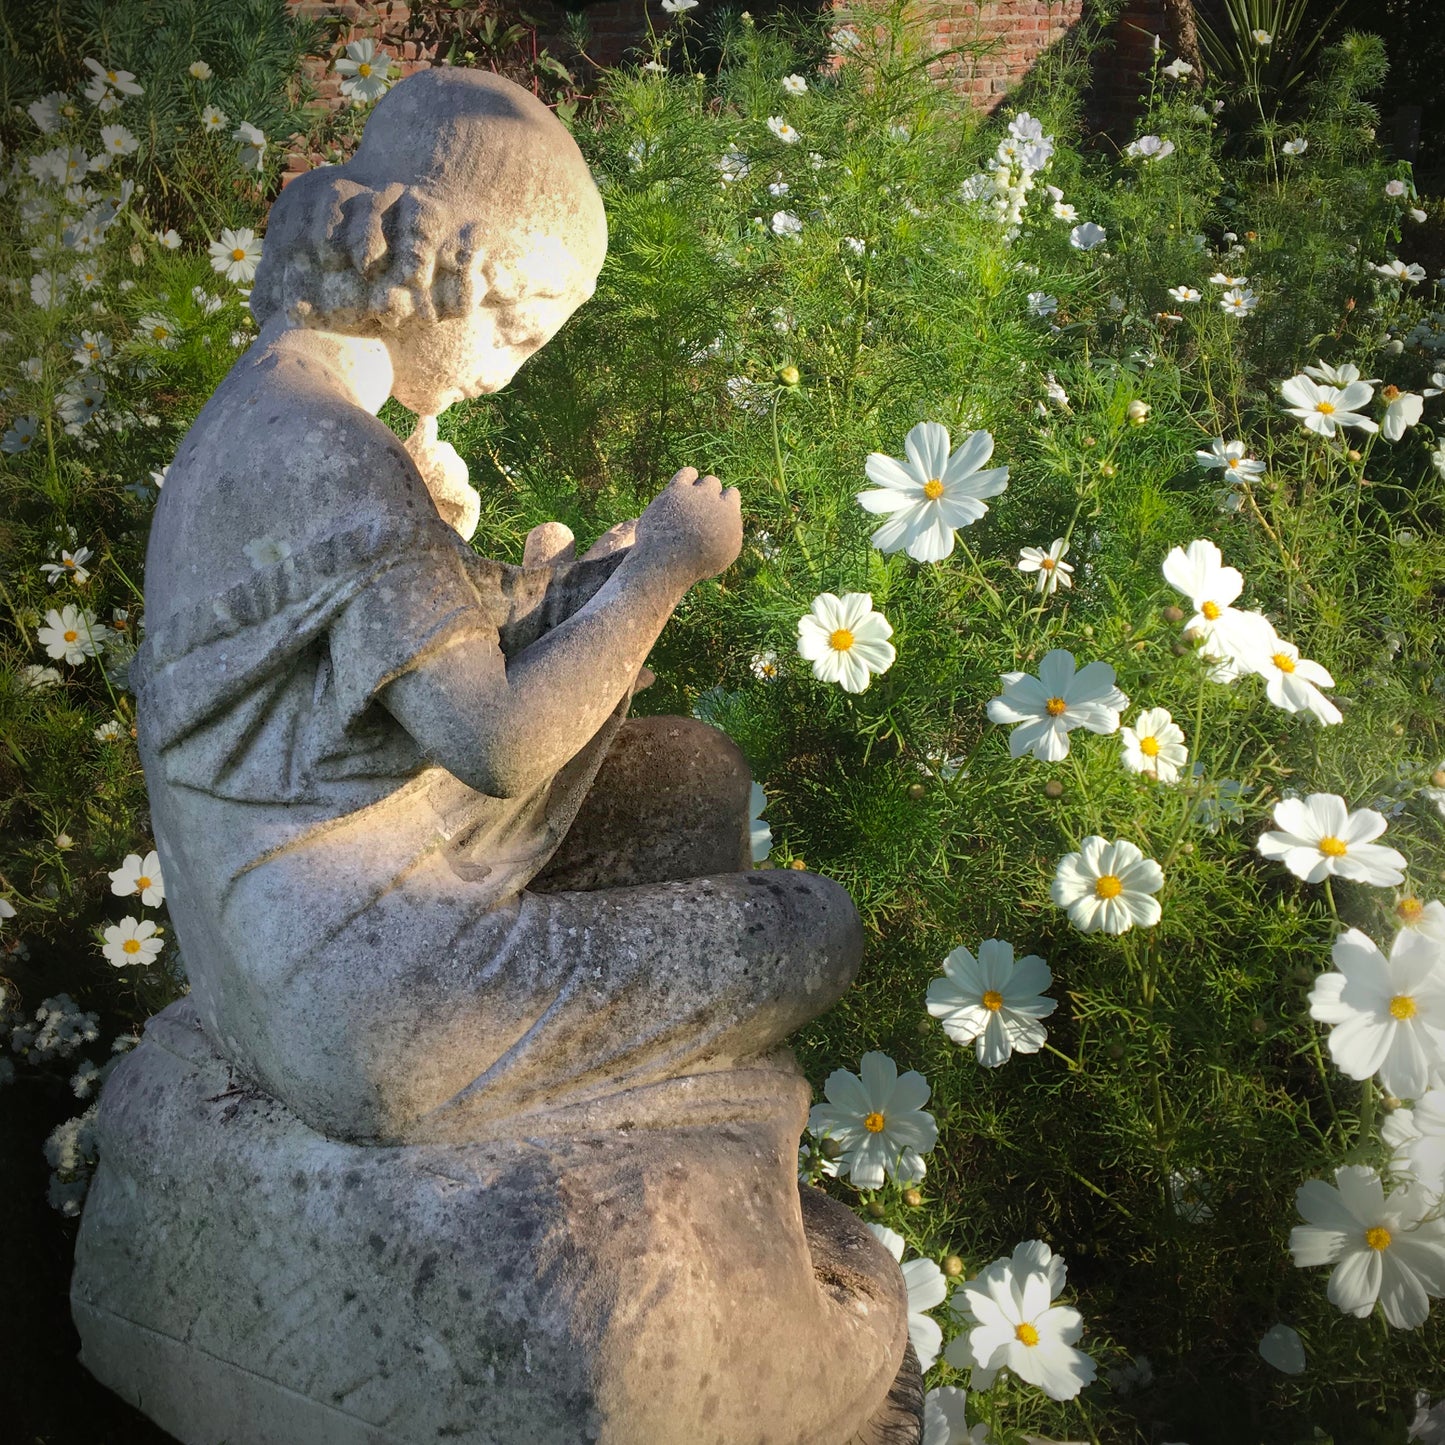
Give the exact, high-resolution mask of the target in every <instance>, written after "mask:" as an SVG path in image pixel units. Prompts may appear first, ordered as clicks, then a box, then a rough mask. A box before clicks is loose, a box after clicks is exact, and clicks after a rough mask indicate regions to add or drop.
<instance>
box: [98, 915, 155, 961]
mask: <svg viewBox="0 0 1445 1445" xmlns="http://www.w3.org/2000/svg"><path fill="white" fill-rule="evenodd" d="M159 932H160V930H159V929H158V928H157V927H156V925H155V924H154V923H152V922H151V920H150V919H149V918H147V919H144V920H142V919H139V918H130V917H126V918H122V919H121V921H120V922H119V923H114V924H112V925H111V926H110V927H109V928H107V929H106V930H105V934H104V937H105V945H104V947H103V948H102V949H101V952H102V953H103V954H104V955H105V957H106V961H107V962H108V963H111V964H114V965H115V967H116V968H126V967H129V966H130V965H131V964H141V965H145V964H151V963H154V962H155V961H156V959H157V958H159V957H160V952H161V948H162V946H163V944H164V940H163V939H161V938H159V937H158V936H157V935H158V934H159Z"/></svg>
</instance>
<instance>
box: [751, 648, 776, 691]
mask: <svg viewBox="0 0 1445 1445" xmlns="http://www.w3.org/2000/svg"><path fill="white" fill-rule="evenodd" d="M748 666H749V667H750V668H751V669H752V674H753V676H754V677H755V678H757V680H758V681H759V682H776V681H777V680H778V677H779V675H780V671H779V668H778V653H777V649H776V648H772V647H765V648H763V650H762V651H761V652H755V653H753V655H752V659H751V661H750V662H749V663H748Z"/></svg>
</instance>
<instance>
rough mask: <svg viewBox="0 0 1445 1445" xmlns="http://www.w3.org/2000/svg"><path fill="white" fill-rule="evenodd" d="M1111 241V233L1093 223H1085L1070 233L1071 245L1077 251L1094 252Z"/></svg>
mask: <svg viewBox="0 0 1445 1445" xmlns="http://www.w3.org/2000/svg"><path fill="white" fill-rule="evenodd" d="M1108 239H1109V233H1108V232H1107V231H1106V230H1105V229H1104V228H1103V227H1102V226H1100V225H1097V224H1096V223H1095V222H1093V221H1083V222H1081V223H1080V224H1079V225H1077V226H1075V227H1074V229H1073V230H1072V231H1070V232H1069V245H1071V246H1072V247H1073V248H1074V249H1075V250H1076V251H1092V250H1093V249H1094V248H1095V247H1096V246H1102V245H1103V244H1104V242H1105V241H1107V240H1108Z"/></svg>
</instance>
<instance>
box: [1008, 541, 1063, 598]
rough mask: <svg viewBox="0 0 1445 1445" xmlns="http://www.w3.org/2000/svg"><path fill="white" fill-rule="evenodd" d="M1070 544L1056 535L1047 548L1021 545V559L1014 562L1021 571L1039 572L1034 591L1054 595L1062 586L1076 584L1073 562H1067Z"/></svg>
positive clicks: (1042, 594) (1041, 594) (1045, 595)
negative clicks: (1065, 559)
mask: <svg viewBox="0 0 1445 1445" xmlns="http://www.w3.org/2000/svg"><path fill="white" fill-rule="evenodd" d="M1068 554H1069V544H1068V543H1067V542H1066V541H1064V539H1063V538H1062V537H1055V538H1054V540H1053V541H1052V542H1050V543H1049V545H1048V547H1047V548H1043V547H1020V548H1019V559H1018V561H1017V562H1015V563H1014V566H1015V567H1017V568H1018V570H1019V571H1020V572H1024V573H1029V572H1033V573H1036V574H1037V579H1038V580H1037V581H1036V582H1035V583H1034V591H1036V592H1037V593H1039V595H1040V596H1043V597H1052V596H1053V595H1054V592H1055V591H1056V590H1057V589H1058V588H1060V587H1072V586H1073V585H1074V575H1073V574H1074V568H1073V564H1072V563H1069V562H1065V561H1064V558H1065V557H1067V556H1068Z"/></svg>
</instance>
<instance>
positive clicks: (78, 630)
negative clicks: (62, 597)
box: [35, 607, 102, 667]
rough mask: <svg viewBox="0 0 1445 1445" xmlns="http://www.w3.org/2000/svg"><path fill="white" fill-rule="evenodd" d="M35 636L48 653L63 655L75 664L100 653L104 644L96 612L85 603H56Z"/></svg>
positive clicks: (49, 655)
mask: <svg viewBox="0 0 1445 1445" xmlns="http://www.w3.org/2000/svg"><path fill="white" fill-rule="evenodd" d="M35 640H36V641H37V642H38V643H39V644H40V645H41V646H42V647H43V648H44V649H45V655H46V656H47V657H53V658H56V659H62V658H63V659H64V660H65V661H66V662H68V663H70V664H71V666H72V667H74V666H76V665H77V664H79V663H81V662H84V661H85V659H86V658H87V657H95V656H97V655H98V654H99V652H100V649H101V646H102V643H101V639H100V636H99V634H98V633H97V630H96V620H95V613H93V612H90V611H87V610H86V609H85V608H83V607H61V608H59V609H58V610H57V609H56V608H54V607H52V608H51V609H50V610H49V611H48V612H47V613H46V614H45V622H44V624H43V625H42V626H40V627H38V628H37V629H36V631H35Z"/></svg>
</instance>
